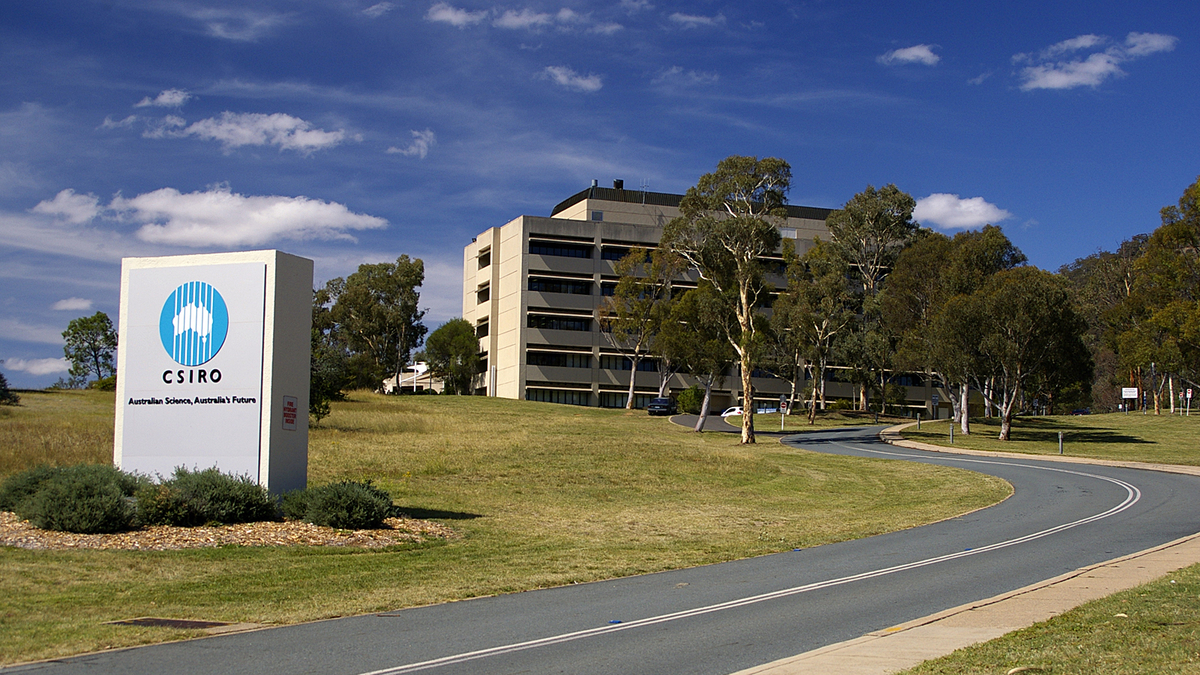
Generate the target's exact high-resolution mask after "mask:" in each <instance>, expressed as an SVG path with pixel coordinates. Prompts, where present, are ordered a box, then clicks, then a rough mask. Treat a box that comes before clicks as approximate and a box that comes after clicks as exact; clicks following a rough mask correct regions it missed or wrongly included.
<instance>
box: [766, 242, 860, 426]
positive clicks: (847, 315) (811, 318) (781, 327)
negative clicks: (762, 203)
mask: <svg viewBox="0 0 1200 675" xmlns="http://www.w3.org/2000/svg"><path fill="white" fill-rule="evenodd" d="M784 260H786V261H787V279H788V285H787V289H786V290H785V291H784V292H783V293H781V294H780V296H779V299H778V300H776V302H775V305H774V307H773V308H772V309H773V311H772V315H771V326H772V329H773V330H774V333H775V335H776V336H777V337H776V342H777V343H778V344H780V345H781V350H780V351H782V352H783V353H785V354H786V356H787V358H788V359H789V360H791V361H792V363H793V364H795V366H796V367H797V371H798V372H794V373H793V378H794V379H793V380H792V400H793V402H794V401H795V398H796V389H797V386H796V381H797V380H798V379H799V377H800V376H801V375H803V368H805V367H807V368H808V369H810V370H811V372H812V380H813V386H812V391H811V397H812V398H811V400H810V401H809V406H808V421H809V423H810V424H814V423H815V422H816V414H817V407H818V405H819V406H820V408H821V410H824V409H825V403H826V402H825V374H826V372H827V370H828V367H829V362H830V359H831V358H832V357H833V347H834V340H835V339H837V338H838V336H840V335H841V334H842V333H843V332H844V331H846V330H847V329H848V327H849V326H850V325H851V324H852V323H853V321H854V319H855V311H854V298H853V297H852V295H851V293H850V288H849V286H848V284H847V283H846V273H847V269H846V265H845V262H844V261H843V260H842V258H841V257H840V256H837V255H835V254H834V253H833V251H832V249H831V247H830V246H829V244H828V243H827V242H822V241H821V240H819V239H818V240H817V241H816V245H815V246H814V247H813V248H812V249H810V250H809V251H808V252H807V253H805V254H804V256H802V257H801V256H797V255H796V253H795V251H794V250H793V249H792V248H790V247H785V248H784Z"/></svg>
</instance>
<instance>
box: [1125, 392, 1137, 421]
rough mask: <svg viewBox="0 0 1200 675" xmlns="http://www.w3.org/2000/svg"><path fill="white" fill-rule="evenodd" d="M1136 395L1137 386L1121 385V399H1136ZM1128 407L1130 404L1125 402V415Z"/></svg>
mask: <svg viewBox="0 0 1200 675" xmlns="http://www.w3.org/2000/svg"><path fill="white" fill-rule="evenodd" d="M1137 397H1138V388H1137V387H1121V400H1122V401H1136V400H1137ZM1129 408H1130V405H1129V404H1128V403H1126V404H1125V414H1126V415H1128V414H1129Z"/></svg>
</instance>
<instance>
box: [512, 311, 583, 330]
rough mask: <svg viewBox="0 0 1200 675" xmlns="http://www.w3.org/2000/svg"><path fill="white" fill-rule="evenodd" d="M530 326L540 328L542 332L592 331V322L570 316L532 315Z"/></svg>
mask: <svg viewBox="0 0 1200 675" xmlns="http://www.w3.org/2000/svg"><path fill="white" fill-rule="evenodd" d="M528 326H529V327H530V328H538V329H541V330H574V331H583V332H588V331H590V330H592V320H591V319H585V318H575V317H570V316H546V315H544V314H530V315H529V323H528Z"/></svg>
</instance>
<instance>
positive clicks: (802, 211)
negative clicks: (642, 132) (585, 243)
mask: <svg viewBox="0 0 1200 675" xmlns="http://www.w3.org/2000/svg"><path fill="white" fill-rule="evenodd" d="M585 199H600V200H603V201H606V202H625V203H626V204H650V205H652V206H674V207H676V208H678V207H679V202H680V200H682V199H683V195H673V194H668V193H666V192H646V191H643V190H624V189H616V188H604V187H590V188H587V189H585V190H583V191H581V192H578V193H576V194H573V195H571V196H570V197H567V198H566V199H564V200H563V201H561V202H559V203H558V206H555V207H554V210H553V211H551V212H550V217H551V218H553V217H554V216H556V215H558V214H559V213H561V212H562V211H565V210H567V209H569V208H571V207H572V206H575V205H576V204H578V203H579V202H581V201H583V200H585ZM787 210H788V216H789V217H791V218H809V219H811V220H822V221H823V220H825V219H826V218H828V217H829V214H830V213H832V212H833V209H822V208H819V207H816V206H794V205H792V204H788V205H787Z"/></svg>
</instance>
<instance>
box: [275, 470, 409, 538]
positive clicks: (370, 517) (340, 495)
mask: <svg viewBox="0 0 1200 675" xmlns="http://www.w3.org/2000/svg"><path fill="white" fill-rule="evenodd" d="M284 509H285V513H287V514H290V517H296V518H298V519H300V520H306V521H308V522H310V523H313V524H314V525H326V526H328V527H336V528H338V529H341V530H367V529H373V528H377V527H380V526H382V525H383V520H384V519H385V518H387V517H388V516H389V515H390V514H391V511H392V496H391V495H389V494H388V493H387V492H386V491H384V490H381V489H380V488H377V487H375V486H374V485H372V484H371V482H370V481H366V482H357V481H342V482H340V483H326V484H325V485H321V486H318V487H315V488H310V489H308V490H305V491H303V492H299V493H289V495H286V496H285V498H284ZM301 513H302V514H303V515H300V514H301Z"/></svg>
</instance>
